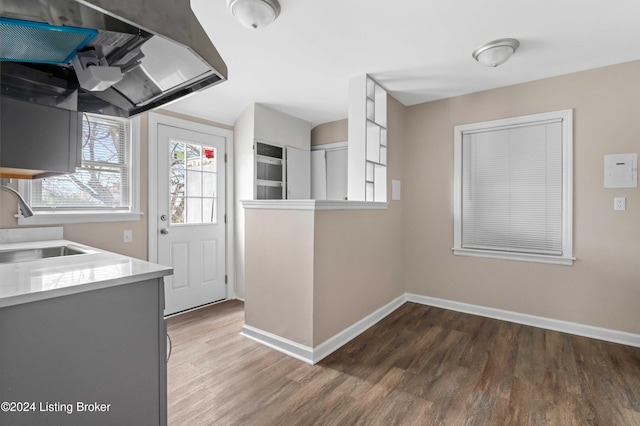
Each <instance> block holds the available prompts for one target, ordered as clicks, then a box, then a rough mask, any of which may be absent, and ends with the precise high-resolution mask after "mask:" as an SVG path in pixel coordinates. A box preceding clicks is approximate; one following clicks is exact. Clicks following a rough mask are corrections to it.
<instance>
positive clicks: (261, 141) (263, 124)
mask: <svg viewBox="0 0 640 426" xmlns="http://www.w3.org/2000/svg"><path fill="white" fill-rule="evenodd" d="M234 137H235V143H234V155H235V176H234V178H235V185H236V191H235V193H236V200H237V201H240V200H274V199H276V200H277V199H280V200H282V199H297V200H300V199H309V198H310V197H311V183H310V182H311V159H310V152H309V150H310V148H311V124H310V123H308V122H306V121H304V120H300V119H299V118H295V117H292V116H290V115H288V114H284V113H281V112H279V111H275V110H273V109H271V108H268V107H266V106H264V105H260V104H254V105H252V106H251V107H250V108H249V109H247V110H246V111H245V112H244V113H243V114H242V115H241V116H240V118H238V120H237V121H236V123H235V130H234Z"/></svg>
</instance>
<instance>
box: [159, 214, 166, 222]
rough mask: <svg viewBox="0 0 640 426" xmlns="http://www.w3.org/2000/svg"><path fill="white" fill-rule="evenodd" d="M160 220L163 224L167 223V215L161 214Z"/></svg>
mask: <svg viewBox="0 0 640 426" xmlns="http://www.w3.org/2000/svg"><path fill="white" fill-rule="evenodd" d="M160 220H161V221H163V222H166V221H167V215H166V214H163V215H162V216H160Z"/></svg>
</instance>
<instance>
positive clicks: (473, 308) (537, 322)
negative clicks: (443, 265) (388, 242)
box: [405, 293, 640, 347]
mask: <svg viewBox="0 0 640 426" xmlns="http://www.w3.org/2000/svg"><path fill="white" fill-rule="evenodd" d="M405 296H406V300H407V301H408V302H414V303H420V304H422V305H428V306H434V307H437V308H443V309H449V310H452V311H458V312H464V313H467V314H473V315H479V316H483V317H488V318H494V319H499V320H503V321H509V322H514V323H517V324H524V325H530V326H533V327H539V328H544V329H547V330H553V331H560V332H562V333H569V334H575V335H578V336H583V337H589V338H592V339H598V340H605V341H607V342H613V343H620V344H623V345H629V346H635V347H640V335H639V334H633V333H627V332H624V331H618V330H611V329H608V328H600V327H594V326H590V325H585V324H579V323H575V322H569V321H562V320H557V319H552V318H545V317H538V316H535V315H528V314H522V313H519V312H513V311H504V310H502V309H495V308H488V307H486V306H479V305H471V304H469V303H462V302H455V301H453V300H447V299H439V298H436V297H429V296H421V295H419V294H412V293H406V294H405Z"/></svg>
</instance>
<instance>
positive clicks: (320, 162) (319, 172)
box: [311, 149, 327, 200]
mask: <svg viewBox="0 0 640 426" xmlns="http://www.w3.org/2000/svg"><path fill="white" fill-rule="evenodd" d="M326 152H327V151H325V150H324V149H320V150H317V151H311V198H312V199H314V200H326V199H327V162H326V157H325V154H326Z"/></svg>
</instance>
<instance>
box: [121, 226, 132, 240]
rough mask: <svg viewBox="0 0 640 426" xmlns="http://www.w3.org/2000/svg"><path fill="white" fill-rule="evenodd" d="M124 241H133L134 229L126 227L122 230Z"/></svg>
mask: <svg viewBox="0 0 640 426" xmlns="http://www.w3.org/2000/svg"><path fill="white" fill-rule="evenodd" d="M122 241H123V242H125V243H132V242H133V231H132V230H131V229H125V230H124V231H122Z"/></svg>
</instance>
